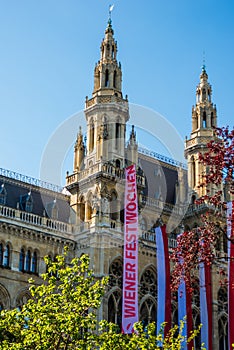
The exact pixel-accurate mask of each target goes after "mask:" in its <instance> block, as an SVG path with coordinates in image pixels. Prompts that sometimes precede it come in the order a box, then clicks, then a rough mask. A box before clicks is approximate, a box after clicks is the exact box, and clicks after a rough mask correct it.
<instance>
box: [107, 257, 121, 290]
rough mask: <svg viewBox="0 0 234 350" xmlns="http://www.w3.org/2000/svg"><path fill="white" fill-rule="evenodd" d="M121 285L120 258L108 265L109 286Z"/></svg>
mask: <svg viewBox="0 0 234 350" xmlns="http://www.w3.org/2000/svg"><path fill="white" fill-rule="evenodd" d="M122 285H123V263H122V261H121V260H120V259H116V260H114V261H113V262H112V263H111V265H110V267H109V288H110V289H111V288H113V287H119V288H120V289H122Z"/></svg>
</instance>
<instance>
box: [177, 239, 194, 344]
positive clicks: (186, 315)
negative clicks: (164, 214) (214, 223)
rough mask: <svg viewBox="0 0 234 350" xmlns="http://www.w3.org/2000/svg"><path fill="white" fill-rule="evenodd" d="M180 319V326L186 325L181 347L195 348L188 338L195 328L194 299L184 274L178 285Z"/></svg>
mask: <svg viewBox="0 0 234 350" xmlns="http://www.w3.org/2000/svg"><path fill="white" fill-rule="evenodd" d="M178 237H179V236H178ZM180 263H181V264H183V259H182V258H181V260H180ZM178 321H179V326H180V322H181V321H183V322H184V326H183V330H182V336H183V337H184V340H181V349H184V350H192V349H193V344H192V342H190V343H189V344H187V339H188V338H189V337H190V335H191V332H192V329H193V319H192V301H191V294H190V290H189V286H188V279H187V283H186V280H185V278H184V276H182V278H181V280H180V284H179V287H178Z"/></svg>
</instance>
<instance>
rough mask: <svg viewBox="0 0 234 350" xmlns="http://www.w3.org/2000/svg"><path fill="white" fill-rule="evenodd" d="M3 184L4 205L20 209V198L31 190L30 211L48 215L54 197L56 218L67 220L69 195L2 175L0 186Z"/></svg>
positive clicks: (69, 211)
mask: <svg viewBox="0 0 234 350" xmlns="http://www.w3.org/2000/svg"><path fill="white" fill-rule="evenodd" d="M2 184H4V188H5V190H6V192H7V196H6V203H5V205H6V206H8V207H10V208H15V209H17V208H19V209H20V210H22V205H20V203H21V202H22V199H23V200H24V201H25V200H27V198H28V197H29V196H28V194H29V193H30V192H31V196H30V197H31V198H32V211H31V213H33V214H36V215H40V216H44V215H46V216H48V217H49V216H50V210H49V208H51V203H53V201H54V200H55V199H56V205H57V208H58V217H57V220H59V221H63V222H69V218H70V213H71V208H70V205H69V196H67V195H65V194H62V193H58V192H54V191H51V190H47V189H44V188H41V187H38V186H31V185H29V184H27V183H24V182H22V181H19V180H15V179H10V178H7V177H4V176H0V186H1V185H2Z"/></svg>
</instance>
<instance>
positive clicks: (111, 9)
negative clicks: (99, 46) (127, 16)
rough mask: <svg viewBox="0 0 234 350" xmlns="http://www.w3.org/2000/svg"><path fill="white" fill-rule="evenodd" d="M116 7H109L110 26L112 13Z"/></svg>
mask: <svg viewBox="0 0 234 350" xmlns="http://www.w3.org/2000/svg"><path fill="white" fill-rule="evenodd" d="M113 8H114V5H109V18H108V24H111V12H112V11H113Z"/></svg>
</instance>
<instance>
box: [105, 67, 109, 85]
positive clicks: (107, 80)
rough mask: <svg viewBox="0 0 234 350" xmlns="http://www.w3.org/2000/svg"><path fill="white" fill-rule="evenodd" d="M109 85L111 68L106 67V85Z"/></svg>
mask: <svg viewBox="0 0 234 350" xmlns="http://www.w3.org/2000/svg"><path fill="white" fill-rule="evenodd" d="M108 86H109V70H108V69H106V72H105V87H108Z"/></svg>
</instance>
